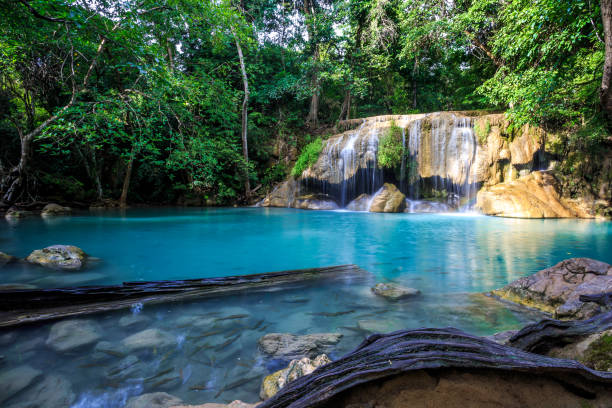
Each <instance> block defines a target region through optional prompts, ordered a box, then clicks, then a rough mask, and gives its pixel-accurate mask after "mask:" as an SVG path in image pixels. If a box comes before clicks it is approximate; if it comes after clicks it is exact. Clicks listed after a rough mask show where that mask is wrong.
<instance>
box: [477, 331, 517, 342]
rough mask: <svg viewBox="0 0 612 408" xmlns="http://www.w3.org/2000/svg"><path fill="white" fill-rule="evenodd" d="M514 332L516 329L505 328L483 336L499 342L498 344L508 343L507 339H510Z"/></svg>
mask: <svg viewBox="0 0 612 408" xmlns="http://www.w3.org/2000/svg"><path fill="white" fill-rule="evenodd" d="M516 333H518V330H506V331H503V332H499V333H495V334H492V335H490V336H487V337H485V338H486V339H489V340H491V341H494V342H496V343H499V344H508V340H510V338H511V337H512V336H514V335H515V334H516Z"/></svg>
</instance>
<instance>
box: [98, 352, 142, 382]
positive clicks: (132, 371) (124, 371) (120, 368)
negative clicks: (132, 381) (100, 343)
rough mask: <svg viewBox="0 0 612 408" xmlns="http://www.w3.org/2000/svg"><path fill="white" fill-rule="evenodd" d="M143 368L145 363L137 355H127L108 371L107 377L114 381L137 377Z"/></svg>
mask: <svg viewBox="0 0 612 408" xmlns="http://www.w3.org/2000/svg"><path fill="white" fill-rule="evenodd" d="M142 370H143V364H142V363H141V362H140V360H139V359H138V357H136V356H133V355H131V356H127V357H125V358H124V359H122V360H121V361H119V362H118V363H117V365H115V366H113V367H111V368H110V369H109V370H108V371H107V372H106V377H107V378H108V379H111V380H114V381H122V380H126V379H128V378H137V377H139V376H140V374H141V373H142Z"/></svg>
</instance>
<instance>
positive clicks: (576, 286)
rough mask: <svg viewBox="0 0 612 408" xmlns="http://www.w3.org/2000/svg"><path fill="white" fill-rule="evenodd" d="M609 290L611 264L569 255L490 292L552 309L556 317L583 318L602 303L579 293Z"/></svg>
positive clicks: (526, 303)
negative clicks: (585, 300)
mask: <svg viewBox="0 0 612 408" xmlns="http://www.w3.org/2000/svg"><path fill="white" fill-rule="evenodd" d="M607 292H612V266H610V265H608V264H607V263H604V262H600V261H597V260H594V259H590V258H571V259H566V260H564V261H561V262H559V263H558V264H556V265H555V266H553V267H550V268H547V269H543V270H541V271H539V272H537V273H535V274H533V275H530V276H525V277H523V278H520V279H518V280H516V281H514V282H512V283H510V284H508V285H506V286H504V287H503V288H501V289H497V290H494V291H493V292H492V294H493V295H495V296H497V297H500V298H502V299H505V300H509V301H511V302H515V303H519V304H522V305H524V306H528V307H533V308H536V309H540V310H543V311H545V312H548V313H551V314H552V315H553V316H554V317H555V318H559V319H586V318H589V317H592V316H595V315H596V314H598V313H601V312H603V311H604V309H605V306H603V305H600V304H598V303H596V302H584V301H581V300H580V296H582V295H597V294H602V293H607Z"/></svg>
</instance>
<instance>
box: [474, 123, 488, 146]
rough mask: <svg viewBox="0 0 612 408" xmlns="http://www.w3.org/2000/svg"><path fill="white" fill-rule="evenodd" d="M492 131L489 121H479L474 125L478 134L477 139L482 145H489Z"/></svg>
mask: <svg viewBox="0 0 612 408" xmlns="http://www.w3.org/2000/svg"><path fill="white" fill-rule="evenodd" d="M490 131H491V124H490V123H489V120H488V119H485V120H484V122H483V121H480V120H477V121H476V123H475V124H474V133H476V137H477V138H478V142H480V144H481V145H483V144H485V143H487V136H488V135H489V132H490Z"/></svg>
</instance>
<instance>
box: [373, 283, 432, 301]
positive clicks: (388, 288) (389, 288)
mask: <svg viewBox="0 0 612 408" xmlns="http://www.w3.org/2000/svg"><path fill="white" fill-rule="evenodd" d="M372 292H374V293H375V294H376V295H378V296H382V297H384V298H386V299H390V300H399V299H405V298H407V297H412V296H416V295H418V294H420V293H421V291H420V290H418V289H413V288H406V287H403V286H400V285H397V284H395V283H382V282H380V283H377V284H376V285H374V287H373V288H372Z"/></svg>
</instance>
